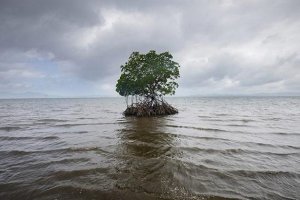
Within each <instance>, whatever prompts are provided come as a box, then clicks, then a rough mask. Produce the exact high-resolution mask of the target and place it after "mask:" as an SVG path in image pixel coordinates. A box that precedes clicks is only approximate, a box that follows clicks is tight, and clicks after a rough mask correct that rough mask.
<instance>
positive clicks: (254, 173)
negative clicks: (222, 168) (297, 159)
mask: <svg viewBox="0 0 300 200" xmlns="http://www.w3.org/2000/svg"><path fill="white" fill-rule="evenodd" d="M227 172H229V173H233V174H237V175H240V176H244V177H245V176H246V177H255V176H261V175H266V176H288V177H291V176H292V177H300V174H299V173H297V172H289V171H268V170H263V171H250V170H229V171H227Z"/></svg>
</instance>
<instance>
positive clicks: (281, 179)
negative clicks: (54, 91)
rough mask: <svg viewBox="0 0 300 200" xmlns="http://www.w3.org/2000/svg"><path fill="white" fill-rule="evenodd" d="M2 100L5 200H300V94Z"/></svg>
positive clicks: (0, 165) (0, 159) (0, 179)
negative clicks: (157, 104)
mask: <svg viewBox="0 0 300 200" xmlns="http://www.w3.org/2000/svg"><path fill="white" fill-rule="evenodd" d="M168 102H169V103H171V104H172V105H173V106H175V107H176V108H178V109H179V114H177V115H172V116H166V117H153V118H135V117H124V116H123V115H122V111H123V110H124V109H125V101H124V99H122V98H94V99H18V100H0V199H3V200H6V199H22V200H26V199H30V200H31V199H38V200H40V199H41V200H43V199H51V200H52V199H129V200H132V199H133V200H134V199H143V200H147V199H300V97H207V98H204V97H203V98H169V99H168Z"/></svg>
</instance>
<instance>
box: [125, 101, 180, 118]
mask: <svg viewBox="0 0 300 200" xmlns="http://www.w3.org/2000/svg"><path fill="white" fill-rule="evenodd" d="M177 113H178V110H177V109H176V108H174V107H173V106H171V105H170V104H168V103H167V102H165V101H162V102H160V103H155V104H153V103H149V102H147V101H144V102H139V103H135V104H132V105H131V106H129V107H127V109H126V110H125V111H124V115H125V116H137V117H150V116H161V115H174V114H177Z"/></svg>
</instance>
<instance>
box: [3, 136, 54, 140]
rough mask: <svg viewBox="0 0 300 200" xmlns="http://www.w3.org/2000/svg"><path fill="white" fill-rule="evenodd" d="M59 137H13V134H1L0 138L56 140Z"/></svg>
mask: <svg viewBox="0 0 300 200" xmlns="http://www.w3.org/2000/svg"><path fill="white" fill-rule="evenodd" d="M56 139H59V137H57V136H46V137H22V136H20V137H11V136H0V140H56Z"/></svg>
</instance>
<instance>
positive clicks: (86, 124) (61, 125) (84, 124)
mask: <svg viewBox="0 0 300 200" xmlns="http://www.w3.org/2000/svg"><path fill="white" fill-rule="evenodd" d="M124 123H127V122H116V123H113V122H104V123H101V122H98V123H76V124H75V123H74V124H56V125H54V126H56V127H73V126H91V125H116V124H124Z"/></svg>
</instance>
